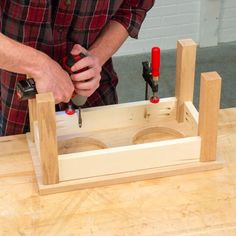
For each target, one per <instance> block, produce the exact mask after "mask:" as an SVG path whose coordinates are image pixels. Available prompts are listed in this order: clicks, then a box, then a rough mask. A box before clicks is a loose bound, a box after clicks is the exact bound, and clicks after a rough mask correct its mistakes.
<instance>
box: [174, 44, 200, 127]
mask: <svg viewBox="0 0 236 236" xmlns="http://www.w3.org/2000/svg"><path fill="white" fill-rule="evenodd" d="M196 49H197V44H196V43H195V42H194V41H193V40H192V39H183V40H178V42H177V53H176V86H175V95H176V98H177V107H176V109H177V111H176V119H177V121H178V122H183V121H184V102H186V101H192V100H193V91H194V77H195V64H196Z"/></svg>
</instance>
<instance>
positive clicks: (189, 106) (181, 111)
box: [27, 39, 222, 194]
mask: <svg viewBox="0 0 236 236" xmlns="http://www.w3.org/2000/svg"><path fill="white" fill-rule="evenodd" d="M196 47H197V45H196V43H195V42H194V41H192V40H191V39H184V40H179V41H178V42H177V66H176V91H175V94H176V96H175V97H172V98H164V99H161V101H160V103H158V104H151V103H150V102H149V101H141V102H134V103H126V104H119V105H111V106H104V107H97V108H88V109H83V110H82V115H83V127H82V128H79V127H78V125H77V117H76V115H74V116H67V115H66V114H64V113H57V114H56V115H55V103H54V99H53V96H52V94H38V95H37V96H36V99H31V100H29V112H30V127H31V132H30V133H28V134H27V139H28V144H29V148H30V151H31V155H32V160H33V165H34V170H35V174H36V179H37V184H38V189H39V193H40V194H50V193H56V192H62V191H70V190H75V189H81V188H90V187H98V186H104V185H110V184H117V183H125V182H131V181H137V180H145V179H151V178H157V177H164V176H170V175H177V174H184V173H190V172H195V171H204V170H212V169H217V168H220V167H222V163H221V162H220V161H219V160H217V159H216V142H217V122H218V111H219V104H220V90H221V78H220V76H219V75H218V74H217V73H216V72H209V73H203V74H201V88H200V103H199V114H198V112H197V110H196V109H195V107H194V106H193V103H192V100H193V92H194V76H195V61H196ZM162 79H164V78H162ZM154 127H168V128H172V129H173V130H176V131H178V132H180V133H183V134H184V136H185V137H181V138H176V139H172V140H165V141H155V142H150V143H143V144H133V141H132V140H133V138H134V136H135V134H137V132H139V131H140V130H143V129H146V128H154ZM78 136H79V137H81V138H88V137H89V138H91V137H92V138H96V139H97V140H100V141H102V142H103V143H105V144H106V145H107V148H106V149H101V150H92V151H84V152H77V153H70V154H63V155H58V140H59V141H60V140H66V139H69V138H73V137H78ZM85 140H86V139H85Z"/></svg>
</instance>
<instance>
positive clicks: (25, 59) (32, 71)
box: [0, 32, 74, 103]
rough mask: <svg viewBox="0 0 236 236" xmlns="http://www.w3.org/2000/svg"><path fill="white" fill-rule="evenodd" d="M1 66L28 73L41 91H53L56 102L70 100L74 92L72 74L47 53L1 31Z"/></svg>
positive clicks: (16, 71) (9, 69)
mask: <svg viewBox="0 0 236 236" xmlns="http://www.w3.org/2000/svg"><path fill="white" fill-rule="evenodd" d="M0 68H2V69H4V70H8V71H12V72H15V73H20V74H26V75H28V76H30V77H32V78H33V79H34V80H35V83H36V88H37V91H38V92H39V93H44V92H52V93H53V96H54V98H55V102H56V103H60V102H68V101H69V100H70V99H71V96H72V94H73V92H74V85H73V83H72V81H71V78H70V76H69V75H68V74H67V73H66V72H65V71H64V70H63V69H62V67H61V66H60V65H59V64H58V63H57V62H56V61H54V60H52V59H51V58H50V57H49V56H47V55H46V54H45V53H43V52H41V51H38V50H36V49H34V48H32V47H29V46H26V45H24V44H22V43H18V42H16V41H15V40H12V39H10V38H8V37H6V36H5V35H3V34H2V33H1V32H0Z"/></svg>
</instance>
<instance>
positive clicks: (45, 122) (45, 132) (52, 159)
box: [36, 93, 59, 184]
mask: <svg viewBox="0 0 236 236" xmlns="http://www.w3.org/2000/svg"><path fill="white" fill-rule="evenodd" d="M36 109H37V120H38V129H39V152H40V159H41V160H40V161H41V168H42V181H43V184H56V183H59V169H58V149H57V136H56V115H55V101H54V98H53V95H52V94H51V93H47V94H37V95H36Z"/></svg>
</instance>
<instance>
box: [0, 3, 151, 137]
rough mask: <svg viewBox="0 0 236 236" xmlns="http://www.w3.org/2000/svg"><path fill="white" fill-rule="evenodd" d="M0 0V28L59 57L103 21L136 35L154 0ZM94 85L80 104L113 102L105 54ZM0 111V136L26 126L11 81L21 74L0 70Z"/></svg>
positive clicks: (112, 76)
mask: <svg viewBox="0 0 236 236" xmlns="http://www.w3.org/2000/svg"><path fill="white" fill-rule="evenodd" d="M56 2H58V4H55V1H54V0H27V1H23V0H1V1H0V30H1V32H2V33H3V34H4V35H6V36H8V37H10V38H12V39H14V40H16V41H18V42H22V43H23V44H25V45H28V46H31V47H33V48H36V49H38V50H40V51H43V52H45V53H46V54H47V55H49V56H50V57H51V58H53V59H54V60H56V61H60V60H61V58H63V57H64V56H65V54H67V53H68V52H69V51H70V50H71V49H72V47H73V45H74V44H75V43H78V44H81V45H82V46H83V47H85V48H87V49H88V48H89V47H90V46H91V45H92V44H93V42H94V41H95V40H96V39H97V37H98V36H99V33H100V32H101V30H102V29H103V28H104V26H105V25H106V23H107V22H108V21H109V20H115V21H117V22H119V23H120V24H122V25H123V26H124V27H125V28H126V29H127V31H128V33H129V35H130V36H131V37H134V38H136V37H137V35H138V31H139V29H140V26H141V24H142V21H143V20H144V18H145V15H146V12H147V11H148V10H149V9H150V8H151V7H152V6H153V4H154V0H86V1H82V0H77V1H74V0H58V1H56ZM101 76H102V79H101V82H100V87H99V88H98V89H97V90H96V91H95V92H94V94H92V95H91V96H90V97H89V98H88V100H87V102H86V104H85V106H86V107H89V106H100V105H106V104H112V103H117V102H118V101H117V95H116V91H115V88H116V85H117V82H118V79H117V75H116V73H115V71H114V69H113V66H112V61H111V59H110V60H108V61H107V62H106V63H105V64H104V66H103V69H102V72H101ZM0 79H1V83H0V97H1V100H0V112H1V113H2V120H3V121H2V133H3V135H11V134H19V133H24V132H26V131H28V129H29V125H28V123H29V121H28V104H27V102H25V101H21V102H19V100H18V99H17V95H16V81H18V80H22V79H25V75H22V74H15V73H11V72H8V71H5V70H0Z"/></svg>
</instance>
